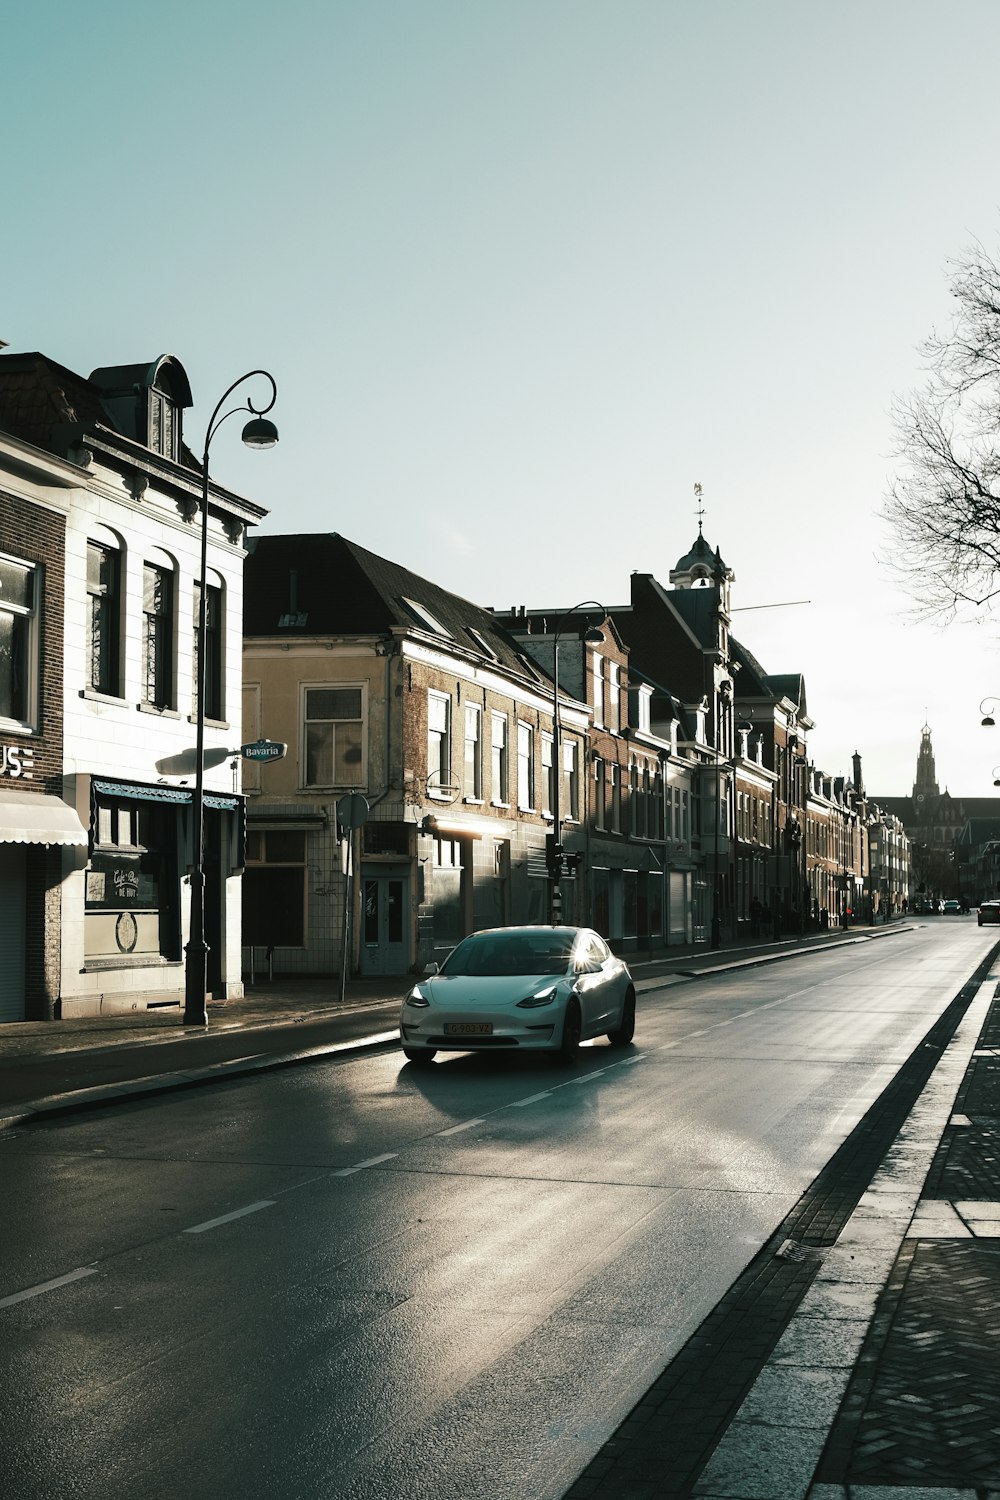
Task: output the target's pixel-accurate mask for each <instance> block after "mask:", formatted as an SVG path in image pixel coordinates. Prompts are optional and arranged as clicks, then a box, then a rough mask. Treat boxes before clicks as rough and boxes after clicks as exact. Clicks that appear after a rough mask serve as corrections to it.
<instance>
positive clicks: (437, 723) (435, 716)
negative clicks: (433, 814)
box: [427, 693, 451, 796]
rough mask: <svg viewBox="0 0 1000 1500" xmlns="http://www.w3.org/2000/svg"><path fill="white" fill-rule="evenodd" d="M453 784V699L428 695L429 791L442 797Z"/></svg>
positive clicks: (441, 694)
mask: <svg viewBox="0 0 1000 1500" xmlns="http://www.w3.org/2000/svg"><path fill="white" fill-rule="evenodd" d="M450 784H451V699H450V698H448V697H446V696H445V695H444V694H443V693H428V694H427V790H428V791H429V792H430V794H431V796H434V795H435V793H436V794H437V795H438V796H440V795H441V793H442V791H443V789H444V788H445V787H447V786H449V785H450Z"/></svg>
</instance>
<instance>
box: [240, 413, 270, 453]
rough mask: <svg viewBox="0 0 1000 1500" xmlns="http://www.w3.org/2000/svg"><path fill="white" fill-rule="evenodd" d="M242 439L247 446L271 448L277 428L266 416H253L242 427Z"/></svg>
mask: <svg viewBox="0 0 1000 1500" xmlns="http://www.w3.org/2000/svg"><path fill="white" fill-rule="evenodd" d="M243 441H244V443H245V444H246V445H247V447H248V448H273V447H274V445H275V443H276V442H277V441H278V429H277V427H275V425H274V423H273V422H269V421H268V420H267V418H266V417H253V418H251V420H250V421H249V422H248V423H247V425H246V426H245V427H244V429H243Z"/></svg>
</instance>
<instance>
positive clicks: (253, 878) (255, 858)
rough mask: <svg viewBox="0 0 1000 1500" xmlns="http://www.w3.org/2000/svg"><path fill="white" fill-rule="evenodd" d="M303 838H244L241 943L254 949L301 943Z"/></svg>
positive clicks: (260, 834)
mask: <svg viewBox="0 0 1000 1500" xmlns="http://www.w3.org/2000/svg"><path fill="white" fill-rule="evenodd" d="M305 910H306V835H305V833H303V832H301V831H298V830H294V829H288V830H284V829H271V828H269V829H267V830H260V829H257V830H253V831H251V832H248V834H247V862H246V868H245V870H244V871H243V942H244V945H245V946H246V947H254V948H301V947H303V946H304V944H305Z"/></svg>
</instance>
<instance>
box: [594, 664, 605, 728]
mask: <svg viewBox="0 0 1000 1500" xmlns="http://www.w3.org/2000/svg"><path fill="white" fill-rule="evenodd" d="M593 678H594V723H595V724H596V726H597V727H598V729H600V728H601V727H602V725H603V724H604V658H603V657H602V656H601V655H600V654H599V653H598V652H597V651H595V652H594V669H593Z"/></svg>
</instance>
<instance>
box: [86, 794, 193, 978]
mask: <svg viewBox="0 0 1000 1500" xmlns="http://www.w3.org/2000/svg"><path fill="white" fill-rule="evenodd" d="M93 827H94V843H93V848H92V850H91V855H90V860H89V862H88V866H87V872H86V886H85V902H84V955H85V963H86V965H87V966H88V967H90V966H93V967H97V968H100V967H105V966H108V965H113V964H115V963H118V964H121V963H124V962H134V961H137V960H140V961H141V960H146V961H149V960H150V959H168V960H177V959H179V958H180V956H181V930H180V912H179V905H178V899H177V895H178V889H179V871H178V867H177V850H178V813H177V809H176V808H174V807H167V806H163V805H161V804H158V803H155V802H144V801H128V800H126V799H124V798H117V797H105V796H103V795H102V796H101V797H100V798H98V799H97V801H96V805H95V808H94V823H93Z"/></svg>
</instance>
